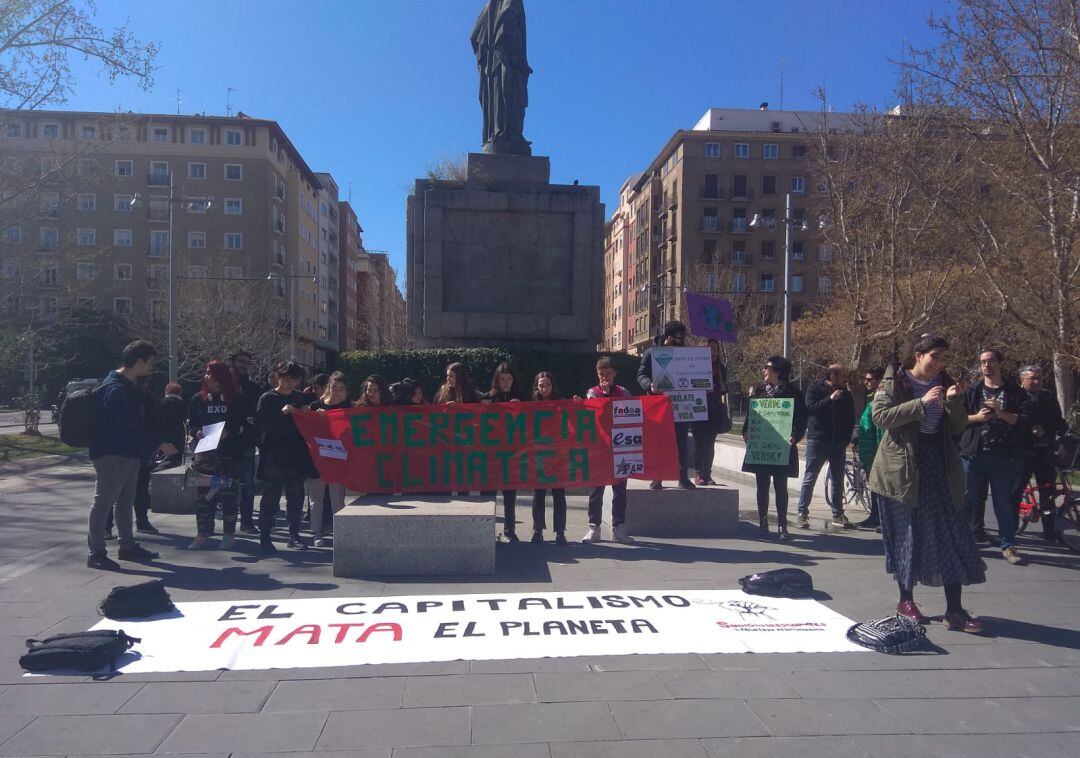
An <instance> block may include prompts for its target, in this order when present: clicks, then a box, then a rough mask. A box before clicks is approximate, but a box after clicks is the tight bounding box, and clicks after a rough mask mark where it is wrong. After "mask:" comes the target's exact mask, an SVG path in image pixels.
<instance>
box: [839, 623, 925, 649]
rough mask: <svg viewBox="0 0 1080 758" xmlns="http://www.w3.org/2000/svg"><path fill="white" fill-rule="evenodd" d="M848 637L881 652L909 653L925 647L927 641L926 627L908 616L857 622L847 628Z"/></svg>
mask: <svg viewBox="0 0 1080 758" xmlns="http://www.w3.org/2000/svg"><path fill="white" fill-rule="evenodd" d="M847 638H848V639H849V640H851V641H852V642H854V643H855V644H856V645H862V646H863V647H866V648H870V649H871V650H876V651H877V652H879V653H907V652H909V651H911V650H918V649H919V648H922V647H925V646H926V643H927V638H926V629H925V627H923V625H922V624H920V623H919V622H918V621H915V620H914V619H909V618H908V617H907V616H889V617H888V618H883V619H878V620H876V621H864V622H863V623H861V624H855V625H854V626H852V627H851V628H850V629H848V630H847Z"/></svg>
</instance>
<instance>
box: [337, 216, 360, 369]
mask: <svg viewBox="0 0 1080 758" xmlns="http://www.w3.org/2000/svg"><path fill="white" fill-rule="evenodd" d="M363 233H364V229H363V227H361V226H360V221H359V219H357V217H356V211H354V210H353V207H352V205H351V204H350V203H349V202H348V201H347V200H342V201H341V202H340V203H338V238H339V239H340V240H341V251H340V257H339V260H338V282H339V286H340V290H339V293H340V294H339V296H338V302H339V303H340V304H341V350H342V351H347V350H362V349H363V348H362V346H361V343H360V332H359V324H360V308H359V293H358V291H357V281H358V279H357V274H358V273H359V272H360V266H361V258H362V257H363V256H364V255H365V252H364V238H363V236H362V235H363Z"/></svg>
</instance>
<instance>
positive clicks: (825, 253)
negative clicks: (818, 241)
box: [818, 245, 832, 263]
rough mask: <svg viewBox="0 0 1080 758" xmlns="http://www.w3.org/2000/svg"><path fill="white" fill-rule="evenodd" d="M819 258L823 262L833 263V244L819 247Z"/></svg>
mask: <svg viewBox="0 0 1080 758" xmlns="http://www.w3.org/2000/svg"><path fill="white" fill-rule="evenodd" d="M818 260H819V261H821V262H822V263H831V262H832V246H831V245H822V246H821V247H819V248H818Z"/></svg>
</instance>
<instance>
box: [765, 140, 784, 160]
mask: <svg viewBox="0 0 1080 758" xmlns="http://www.w3.org/2000/svg"><path fill="white" fill-rule="evenodd" d="M761 157H762V158H779V157H780V146H779V145H777V144H776V143H775V142H766V143H765V144H764V145H762V146H761Z"/></svg>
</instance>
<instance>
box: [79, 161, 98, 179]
mask: <svg viewBox="0 0 1080 758" xmlns="http://www.w3.org/2000/svg"><path fill="white" fill-rule="evenodd" d="M96 173H97V161H95V160H94V159H93V158H80V159H79V176H93V175H94V174H96Z"/></svg>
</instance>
